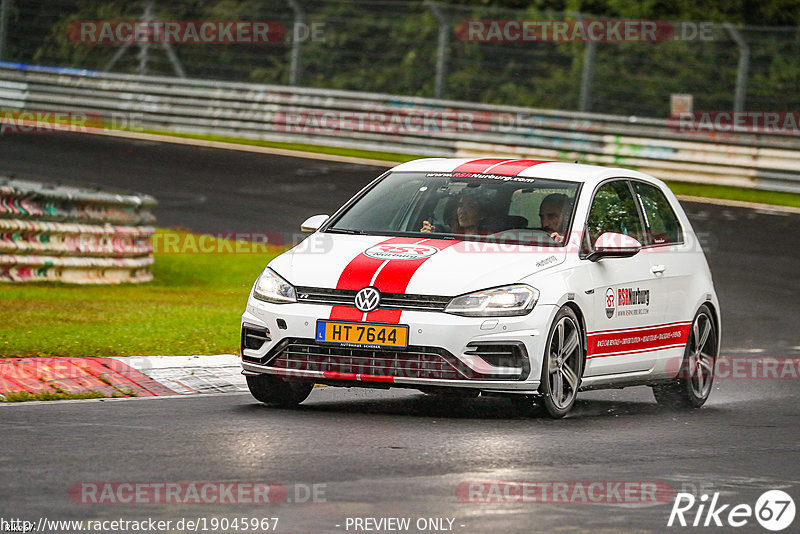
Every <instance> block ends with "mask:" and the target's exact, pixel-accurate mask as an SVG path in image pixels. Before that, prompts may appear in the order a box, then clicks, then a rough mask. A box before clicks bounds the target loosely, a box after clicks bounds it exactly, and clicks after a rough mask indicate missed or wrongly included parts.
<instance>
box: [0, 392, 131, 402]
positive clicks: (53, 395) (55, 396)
mask: <svg viewBox="0 0 800 534" xmlns="http://www.w3.org/2000/svg"><path fill="white" fill-rule="evenodd" d="M104 397H105V395H103V394H102V393H100V392H99V391H87V392H86V393H67V392H65V391H55V390H53V391H45V392H43V393H28V392H27V391H12V392H11V393H8V394H6V395H5V396H3V397H0V402H26V401H51V400H65V399H102V398H104ZM120 397H122V395H120Z"/></svg>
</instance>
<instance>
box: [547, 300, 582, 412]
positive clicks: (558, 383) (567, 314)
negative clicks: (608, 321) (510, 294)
mask: <svg viewBox="0 0 800 534" xmlns="http://www.w3.org/2000/svg"><path fill="white" fill-rule="evenodd" d="M582 374H583V333H582V332H581V327H580V321H578V317H577V316H576V315H575V312H573V311H572V310H571V309H570V308H568V307H563V308H561V309H560V310H559V311H558V313H557V314H556V317H555V319H554V320H553V325H552V326H551V327H550V334H549V335H548V337H547V345H546V347H545V351H544V358H543V360H542V377H541V386H540V391H541V393H542V406H543V407H544V409H545V411H546V412H547V415H549V416H550V417H552V418H554V419H560V418H562V417H564V416H565V415H567V413H569V411H570V410H571V409H572V406H573V404H575V399H576V397H577V396H578V388H579V387H580V383H581V378H580V377H581V375H582Z"/></svg>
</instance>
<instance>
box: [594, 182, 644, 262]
mask: <svg viewBox="0 0 800 534" xmlns="http://www.w3.org/2000/svg"><path fill="white" fill-rule="evenodd" d="M586 226H587V230H588V233H589V235H588V237H589V244H590V245H591V246H592V247H594V243H595V241H597V238H598V237H600V236H601V235H602V234H604V233H606V232H614V233H617V234H623V235H627V236H631V237H633V238H635V239H636V240H637V241H639V242H640V243H643V242H644V241H643V239H644V232H643V230H642V222H641V219H640V218H639V211H638V209H637V208H636V201H635V200H634V198H633V194H632V193H631V189H630V187H628V182H627V180H616V181H613V182H608V183H605V184H603V185H602V186H600V188H599V189H598V190H597V193H595V195H594V199H593V200H592V207H591V209H590V210H589V219H588V220H587V223H586Z"/></svg>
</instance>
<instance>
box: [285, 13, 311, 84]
mask: <svg viewBox="0 0 800 534" xmlns="http://www.w3.org/2000/svg"><path fill="white" fill-rule="evenodd" d="M286 1H287V3H288V4H289V7H290V8H292V11H293V12H294V23H293V27H292V55H291V63H290V64H289V85H292V86H296V85H298V84H299V83H300V69H301V66H302V65H301V59H302V55H303V42H302V41H301V40H300V39H298V38H297V35H296V34H295V33H296V32H297V28H299V27H300V26H301V25H302V24H305V22H306V14H305V11H303V7H302V6H301V5H300V2H298V1H297V0H286Z"/></svg>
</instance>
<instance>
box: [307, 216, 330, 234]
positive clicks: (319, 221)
mask: <svg viewBox="0 0 800 534" xmlns="http://www.w3.org/2000/svg"><path fill="white" fill-rule="evenodd" d="M328 219H330V216H329V215H312V216H311V217H309V218H308V219H306V220H305V222H303V224H301V225H300V231H301V232H305V233H307V234H313V233H314V232H316V231H317V230H319V227H320V226H322V225H323V224H325V221H327V220H328Z"/></svg>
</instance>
